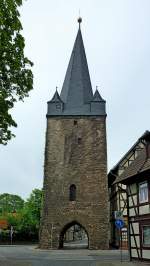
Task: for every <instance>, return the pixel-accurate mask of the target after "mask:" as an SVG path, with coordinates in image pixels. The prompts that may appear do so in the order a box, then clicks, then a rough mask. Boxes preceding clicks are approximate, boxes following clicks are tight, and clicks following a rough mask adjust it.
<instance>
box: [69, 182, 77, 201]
mask: <svg viewBox="0 0 150 266" xmlns="http://www.w3.org/2000/svg"><path fill="white" fill-rule="evenodd" d="M69 200H70V201H75V200H76V186H75V185H74V184H72V185H71V186H70V189H69Z"/></svg>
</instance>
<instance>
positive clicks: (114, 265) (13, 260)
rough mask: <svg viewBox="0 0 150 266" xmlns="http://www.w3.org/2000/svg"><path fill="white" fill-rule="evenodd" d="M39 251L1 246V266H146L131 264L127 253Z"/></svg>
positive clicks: (115, 251) (143, 265)
mask: <svg viewBox="0 0 150 266" xmlns="http://www.w3.org/2000/svg"><path fill="white" fill-rule="evenodd" d="M122 259H123V261H122V262H121V261H120V251H119V250H105V251H97V250H86V249H85V250H84V249H83V250H48V251H47V250H39V249H38V248H37V247H36V246H34V245H32V246H0V266H141V265H142V266H146V265H149V266H150V264H146V263H137V262H136V263H135V262H129V259H128V253H127V251H124V252H123V256H122Z"/></svg>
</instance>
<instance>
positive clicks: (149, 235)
mask: <svg viewBox="0 0 150 266" xmlns="http://www.w3.org/2000/svg"><path fill="white" fill-rule="evenodd" d="M142 238H143V241H142V242H143V246H145V247H150V225H144V226H143V227H142Z"/></svg>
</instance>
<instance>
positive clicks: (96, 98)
mask: <svg viewBox="0 0 150 266" xmlns="http://www.w3.org/2000/svg"><path fill="white" fill-rule="evenodd" d="M92 102H105V100H104V99H103V98H102V97H101V95H100V93H99V91H98V89H97V88H96V91H95V93H94V96H93V100H92Z"/></svg>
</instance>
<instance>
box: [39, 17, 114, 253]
mask: <svg viewBox="0 0 150 266" xmlns="http://www.w3.org/2000/svg"><path fill="white" fill-rule="evenodd" d="M81 21H82V20H81V18H80V19H79V25H80V23H81ZM91 49H92V47H91ZM43 190H44V199H43V210H42V219H41V227H40V247H41V248H51V249H57V248H60V247H62V246H64V242H65V241H64V239H65V237H66V238H67V237H68V241H69V240H70V237H71V234H74V236H75V235H76V237H77V235H78V236H79V234H80V233H79V234H77V232H76V233H75V231H74V232H72V231H71V230H78V229H79V226H80V227H81V228H84V229H85V232H86V233H87V236H88V248H90V249H107V248H108V236H109V234H108V228H109V226H108V221H109V219H108V187H107V153H106V112H105V101H104V100H103V99H102V97H101V96H100V94H99V92H98V90H96V91H95V93H94V95H93V91H92V87H91V81H90V75H89V70H88V65H87V59H86V55H85V49H84V44H83V40H82V34H81V29H80V26H79V30H78V34H77V37H76V40H75V44H74V47H73V52H72V54H71V59H70V62H69V65H68V69H67V73H66V77H65V80H64V84H63V87H62V90H61V93H60V95H59V93H58V91H57V90H56V92H55V94H54V96H53V98H52V99H51V101H49V102H48V111H47V132H46V146H45V165H44V189H43ZM74 221H77V222H76V224H77V225H76V227H74V229H73V226H75V222H74ZM69 228H71V229H70V231H69V233H68V236H67V235H66V232H67V229H69ZM69 234H70V235H69ZM83 234H84V233H83Z"/></svg>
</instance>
